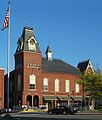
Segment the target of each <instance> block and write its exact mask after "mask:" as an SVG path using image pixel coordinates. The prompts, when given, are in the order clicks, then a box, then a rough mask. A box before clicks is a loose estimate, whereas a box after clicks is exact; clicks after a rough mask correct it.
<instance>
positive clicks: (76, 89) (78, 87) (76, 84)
mask: <svg viewBox="0 0 102 120" xmlns="http://www.w3.org/2000/svg"><path fill="white" fill-rule="evenodd" d="M75 92H76V93H79V92H80V86H79V84H78V83H75Z"/></svg>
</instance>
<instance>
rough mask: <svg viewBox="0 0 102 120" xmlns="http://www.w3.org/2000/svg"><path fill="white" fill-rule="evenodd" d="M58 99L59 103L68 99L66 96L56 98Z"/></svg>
mask: <svg viewBox="0 0 102 120" xmlns="http://www.w3.org/2000/svg"><path fill="white" fill-rule="evenodd" d="M58 98H59V99H60V100H61V101H66V100H68V99H69V97H68V96H58Z"/></svg>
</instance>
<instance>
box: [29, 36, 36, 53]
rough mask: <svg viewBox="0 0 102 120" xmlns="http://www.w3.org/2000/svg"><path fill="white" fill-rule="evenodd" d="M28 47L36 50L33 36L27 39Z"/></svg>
mask: <svg viewBox="0 0 102 120" xmlns="http://www.w3.org/2000/svg"><path fill="white" fill-rule="evenodd" d="M28 47H29V50H33V51H36V41H35V40H34V38H31V39H29V40H28Z"/></svg>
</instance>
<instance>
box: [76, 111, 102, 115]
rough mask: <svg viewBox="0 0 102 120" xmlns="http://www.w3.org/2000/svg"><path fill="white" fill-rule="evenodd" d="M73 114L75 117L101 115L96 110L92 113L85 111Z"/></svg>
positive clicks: (101, 113)
mask: <svg viewBox="0 0 102 120" xmlns="http://www.w3.org/2000/svg"><path fill="white" fill-rule="evenodd" d="M75 114H76V115H102V112H100V111H97V110H93V111H90V110H87V111H80V112H77V113H75Z"/></svg>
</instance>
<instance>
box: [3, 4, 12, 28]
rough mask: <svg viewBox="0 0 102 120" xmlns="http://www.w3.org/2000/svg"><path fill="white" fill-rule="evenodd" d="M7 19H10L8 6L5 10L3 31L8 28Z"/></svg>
mask: <svg viewBox="0 0 102 120" xmlns="http://www.w3.org/2000/svg"><path fill="white" fill-rule="evenodd" d="M9 17H10V6H8V9H7V12H6V16H5V20H4V23H3V29H5V28H6V27H8V25H9ZM3 29H2V30H3Z"/></svg>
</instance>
